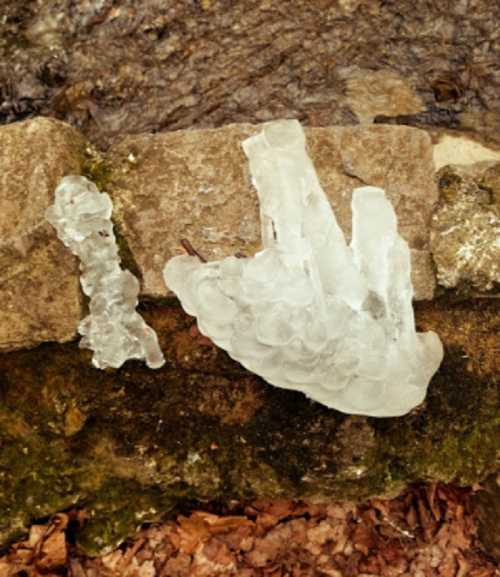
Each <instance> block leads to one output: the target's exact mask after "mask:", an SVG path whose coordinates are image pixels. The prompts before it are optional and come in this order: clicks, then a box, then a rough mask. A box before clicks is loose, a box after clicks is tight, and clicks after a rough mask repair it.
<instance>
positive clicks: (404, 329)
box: [164, 120, 443, 417]
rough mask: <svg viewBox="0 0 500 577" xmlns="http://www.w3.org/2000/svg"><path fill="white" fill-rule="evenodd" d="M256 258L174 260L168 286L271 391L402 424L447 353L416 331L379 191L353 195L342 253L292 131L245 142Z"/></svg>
mask: <svg viewBox="0 0 500 577" xmlns="http://www.w3.org/2000/svg"><path fill="white" fill-rule="evenodd" d="M243 149H244V151H245V153H246V155H247V157H248V160H249V163H250V172H251V174H252V180H253V183H254V185H255V187H256V189H257V192H258V197H259V203H260V219H261V230H262V245H263V248H262V250H261V251H260V252H258V253H257V254H256V255H255V256H254V257H252V258H246V259H238V258H235V257H228V258H225V259H223V260H221V261H217V262H210V263H202V262H200V261H199V260H198V259H197V258H196V257H194V256H176V257H174V258H172V259H171V260H170V261H169V262H168V263H167V265H166V267H165V270H164V277H165V282H166V284H167V286H168V287H169V288H171V289H172V290H173V291H174V292H175V293H176V294H177V295H178V297H179V299H180V301H181V303H182V306H183V307H184V309H185V310H186V312H188V313H189V314H191V315H193V316H196V318H197V321H198V326H199V329H200V331H201V332H202V333H203V334H205V335H206V336H208V337H209V338H210V339H212V340H213V341H214V343H216V344H217V345H218V346H220V347H222V348H224V349H225V350H226V351H227V352H228V353H229V354H230V355H231V357H233V358H234V359H236V360H237V361H239V362H240V363H241V364H242V365H244V366H245V367H246V368H248V369H249V370H251V371H253V372H254V373H256V374H258V375H260V376H261V377H263V378H264V379H265V380H266V381H267V382H269V383H271V384H273V385H276V386H278V387H283V388H287V389H295V390H298V391H302V392H304V393H305V394H306V395H307V396H308V397H310V398H311V399H314V400H315V401H318V402H320V403H323V404H324V405H327V406H328V407H332V408H335V409H338V410H340V411H343V412H345V413H350V414H362V415H370V416H376V417H389V416H398V415H403V414H405V413H407V412H408V411H410V410H411V409H412V408H414V407H415V406H416V405H418V404H419V403H420V402H422V400H423V399H424V398H425V394H426V390H427V386H428V383H429V381H430V379H431V377H432V375H433V374H434V373H435V371H436V370H437V369H438V367H439V364H440V363H441V360H442V357H443V348H442V345H441V342H440V340H439V338H438V336H437V335H436V334H435V333H433V332H429V333H424V334H419V333H417V332H416V331H415V322H414V317H413V308H412V293H413V291H412V286H411V280H410V272H411V271H410V251H409V248H408V245H407V244H406V242H405V241H404V240H403V239H402V238H401V237H400V236H399V234H398V231H397V219H396V215H395V213H394V209H393V207H392V205H391V203H390V202H389V201H388V200H387V198H386V196H385V193H384V191H383V190H382V189H380V188H375V187H371V186H366V187H362V188H358V189H356V190H355V191H354V192H353V196H352V224H353V233H352V242H351V245H350V246H349V245H348V244H347V243H346V241H345V238H344V235H343V233H342V231H341V229H340V227H339V226H338V224H337V221H336V219H335V215H334V214H333V211H332V208H331V206H330V204H329V202H328V200H327V198H326V196H325V193H324V192H323V190H322V188H321V185H320V183H319V181H318V178H317V175H316V172H315V170H314V166H313V164H312V162H311V159H310V158H309V156H308V155H307V152H306V147H305V137H304V133H303V131H302V128H301V126H300V124H299V123H298V122H297V121H294V120H286V121H278V122H272V123H269V124H267V125H265V126H264V129H263V131H262V132H261V133H259V134H257V135H256V136H253V137H251V138H248V139H247V140H245V141H244V142H243Z"/></svg>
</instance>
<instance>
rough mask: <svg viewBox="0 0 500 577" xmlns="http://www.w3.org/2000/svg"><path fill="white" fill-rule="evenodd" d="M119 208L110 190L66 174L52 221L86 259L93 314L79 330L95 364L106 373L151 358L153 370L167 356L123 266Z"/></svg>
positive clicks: (50, 213)
mask: <svg viewBox="0 0 500 577" xmlns="http://www.w3.org/2000/svg"><path fill="white" fill-rule="evenodd" d="M112 211H113V205H112V202H111V199H110V198H109V196H108V195H107V194H106V193H105V192H99V190H98V189H97V187H96V186H95V184H94V183H93V182H91V181H90V180H88V179H86V178H85V177H83V176H66V177H64V178H63V179H62V180H61V182H60V184H59V186H58V187H57V189H56V193H55V200H54V204H53V205H52V206H50V207H49V208H48V209H47V211H46V217H47V220H48V221H49V222H50V223H51V224H52V226H53V227H54V228H55V229H56V230H57V234H58V236H59V238H60V239H61V240H62V241H63V242H64V244H65V245H66V246H67V247H68V248H69V249H71V251H72V252H73V254H75V255H76V256H78V258H79V259H80V270H81V271H82V276H81V279H80V282H81V285H82V289H83V292H84V293H85V294H86V295H87V296H88V297H90V303H89V311H90V314H89V315H88V316H87V317H85V318H84V319H83V320H82V321H81V322H80V324H79V326H78V331H79V333H80V334H81V335H82V337H83V338H82V339H81V341H80V347H86V348H89V349H92V350H93V351H94V355H93V358H92V363H93V364H94V366H96V367H98V368H100V369H104V368H106V367H115V368H117V367H120V366H121V365H122V364H123V363H124V362H125V361H126V360H127V359H145V360H146V363H147V365H148V366H149V367H151V368H154V369H156V368H159V367H161V366H162V365H163V363H164V362H165V361H164V358H163V354H162V352H161V350H160V347H159V344H158V339H157V336H156V333H155V332H154V330H153V329H152V328H151V327H149V326H148V325H147V324H146V323H145V322H144V320H143V319H142V317H141V316H139V314H138V313H137V312H136V311H135V307H136V306H137V302H138V301H137V295H138V294H139V282H138V280H137V279H136V278H135V276H134V275H133V274H132V273H131V272H129V271H128V270H122V269H121V267H120V257H119V256H118V248H117V245H116V239H115V235H114V233H113V223H112V222H111V213H112Z"/></svg>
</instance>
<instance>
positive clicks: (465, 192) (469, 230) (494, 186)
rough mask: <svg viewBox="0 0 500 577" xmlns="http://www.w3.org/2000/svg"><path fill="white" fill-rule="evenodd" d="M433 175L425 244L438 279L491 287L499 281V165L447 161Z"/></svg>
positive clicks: (446, 284) (484, 288)
mask: <svg viewBox="0 0 500 577" xmlns="http://www.w3.org/2000/svg"><path fill="white" fill-rule="evenodd" d="M437 176H438V182H439V187H440V190H441V206H440V207H439V209H438V210H437V211H436V213H435V214H434V216H433V218H432V230H431V248H432V253H433V258H434V262H435V263H436V267H437V278H438V282H439V283H440V284H441V285H443V286H444V287H447V288H455V287H464V286H465V285H468V286H469V287H472V288H474V289H476V290H479V291H488V290H491V289H493V288H494V286H495V284H497V285H498V284H499V283H500V243H499V241H498V239H499V238H500V217H499V216H500V215H499V210H500V163H492V162H481V163H477V164H472V165H469V166H464V165H462V166H455V165H450V166H446V167H444V168H443V169H441V170H440V171H439V172H438V175H437Z"/></svg>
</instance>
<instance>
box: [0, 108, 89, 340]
mask: <svg viewBox="0 0 500 577" xmlns="http://www.w3.org/2000/svg"><path fill="white" fill-rule="evenodd" d="M84 149H85V140H84V139H83V137H82V136H81V135H80V134H79V133H78V131H76V130H75V129H73V128H71V127H69V126H68V125H66V124H63V123H62V122H59V121H56V120H49V119H46V118H37V119H35V120H29V121H26V122H20V123H16V124H11V125H7V126H2V127H0V206H1V207H2V210H1V212H0V299H1V303H2V306H1V308H0V350H11V349H16V348H20V347H30V346H34V345H36V344H38V343H41V342H44V341H67V340H70V339H72V338H73V337H74V336H75V333H76V325H77V323H78V321H79V320H80V313H81V299H80V289H79V281H78V264H77V261H76V260H75V258H74V257H73V256H72V255H71V254H70V253H69V251H68V250H67V249H66V248H65V247H64V245H63V244H62V243H61V242H60V241H59V240H58V238H57V235H56V233H55V231H54V230H53V229H52V227H51V226H50V225H49V223H48V222H46V221H45V216H44V212H45V209H46V208H47V207H48V206H49V204H50V203H51V201H52V198H53V194H54V189H55V186H56V184H57V182H58V181H59V179H60V178H61V177H62V176H63V175H65V174H68V173H74V172H77V173H78V172H80V171H81V170H82V163H83V158H84Z"/></svg>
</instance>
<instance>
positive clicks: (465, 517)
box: [0, 484, 500, 577]
mask: <svg viewBox="0 0 500 577" xmlns="http://www.w3.org/2000/svg"><path fill="white" fill-rule="evenodd" d="M473 492H474V491H473V490H470V489H460V488H456V487H453V486H444V485H439V484H428V485H421V486H418V487H414V488H413V489H411V490H410V491H408V492H407V493H405V494H403V495H402V496H400V497H398V498H396V499H392V500H382V499H373V500H371V501H370V502H368V503H365V504H361V505H355V504H353V503H331V504H307V503H302V502H292V501H284V500H283V501H265V500H262V501H255V502H253V503H251V504H250V505H247V506H242V505H241V504H234V505H233V506H231V507H229V509H228V510H227V511H225V514H214V513H212V512H206V511H194V512H192V513H191V514H190V515H188V516H184V515H179V516H178V517H177V518H176V519H175V520H172V521H168V522H166V523H163V524H161V525H155V526H150V527H148V528H144V529H143V530H141V531H139V532H138V533H137V535H135V536H134V537H133V538H132V539H130V541H128V542H127V543H124V544H123V545H122V546H120V547H119V548H117V549H116V550H114V551H112V552H111V553H108V554H105V555H103V556H101V557H96V558H90V557H87V556H85V555H84V554H83V553H82V552H81V551H80V550H79V549H78V547H77V546H74V545H71V544H70V543H69V541H68V538H67V535H66V533H67V530H68V524H69V523H70V522H73V524H76V525H82V524H83V523H84V514H83V513H82V512H78V511H72V512H69V513H60V514H58V515H55V516H54V517H53V519H52V520H51V521H50V522H49V523H48V524H46V525H33V526H32V528H31V530H30V533H29V536H28V538H27V539H26V540H25V541H22V542H20V543H17V544H15V545H13V546H12V547H11V548H10V550H9V551H8V553H7V554H6V555H5V556H4V557H2V558H0V577H42V576H44V577H56V576H61V575H67V576H68V577H184V576H189V577H217V576H221V577H222V576H223V577H232V576H237V577H254V576H255V577H314V576H318V577H319V576H321V577H499V576H500V572H499V571H498V568H496V567H495V564H494V562H493V560H491V559H489V558H488V557H487V555H486V554H485V553H484V552H483V551H482V550H481V548H480V543H479V542H478V540H477V535H476V533H477V526H476V520H475V516H474V510H473V507H472V504H471V497H472V494H473ZM235 513H238V514H235Z"/></svg>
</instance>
